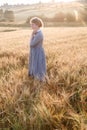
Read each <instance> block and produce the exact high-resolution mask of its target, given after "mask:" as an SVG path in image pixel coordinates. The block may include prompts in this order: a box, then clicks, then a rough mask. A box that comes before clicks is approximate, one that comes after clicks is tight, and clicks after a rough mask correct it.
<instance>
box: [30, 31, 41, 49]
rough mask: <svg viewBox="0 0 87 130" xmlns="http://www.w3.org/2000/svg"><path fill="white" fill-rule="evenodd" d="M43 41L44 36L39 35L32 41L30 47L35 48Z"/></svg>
mask: <svg viewBox="0 0 87 130" xmlns="http://www.w3.org/2000/svg"><path fill="white" fill-rule="evenodd" d="M42 40H43V36H42V34H41V33H37V34H36V35H35V36H34V37H33V38H32V39H31V41H30V47H35V46H36V45H37V44H39V42H40V41H42Z"/></svg>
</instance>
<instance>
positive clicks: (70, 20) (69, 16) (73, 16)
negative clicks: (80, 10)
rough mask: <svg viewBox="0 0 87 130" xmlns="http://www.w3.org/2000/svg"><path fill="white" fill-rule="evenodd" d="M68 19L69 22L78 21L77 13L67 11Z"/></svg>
mask: <svg viewBox="0 0 87 130" xmlns="http://www.w3.org/2000/svg"><path fill="white" fill-rule="evenodd" d="M66 19H67V22H75V21H76V18H75V15H74V14H72V13H67V14H66Z"/></svg>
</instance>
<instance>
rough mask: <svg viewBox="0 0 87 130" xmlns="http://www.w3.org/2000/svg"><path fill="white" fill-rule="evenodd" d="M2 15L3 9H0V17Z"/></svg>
mask: <svg viewBox="0 0 87 130" xmlns="http://www.w3.org/2000/svg"><path fill="white" fill-rule="evenodd" d="M2 17H3V9H0V18H2Z"/></svg>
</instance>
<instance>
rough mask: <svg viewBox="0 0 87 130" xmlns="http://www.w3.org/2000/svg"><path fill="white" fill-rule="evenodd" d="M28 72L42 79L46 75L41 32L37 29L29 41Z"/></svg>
mask: <svg viewBox="0 0 87 130" xmlns="http://www.w3.org/2000/svg"><path fill="white" fill-rule="evenodd" d="M28 74H29V75H30V76H33V77H34V78H37V79H39V80H40V81H42V80H43V79H44V78H45V75H46V57H45V53H44V48H43V34H42V31H41V30H39V31H37V33H36V34H35V36H34V37H33V38H32V39H31V41H30V55H29V71H28Z"/></svg>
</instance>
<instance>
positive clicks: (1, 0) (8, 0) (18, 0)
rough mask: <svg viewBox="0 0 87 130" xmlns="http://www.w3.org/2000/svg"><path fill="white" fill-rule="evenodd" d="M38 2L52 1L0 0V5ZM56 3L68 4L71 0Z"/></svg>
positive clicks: (58, 0) (57, 0) (46, 0)
mask: <svg viewBox="0 0 87 130" xmlns="http://www.w3.org/2000/svg"><path fill="white" fill-rule="evenodd" d="M39 1H41V2H50V1H52V0H14V1H13V0H0V5H3V4H5V3H8V4H11V5H14V4H21V3H24V4H27V3H29V4H30V3H38V2H39ZM55 1H56V2H60V1H64V2H68V1H73V0H55Z"/></svg>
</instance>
